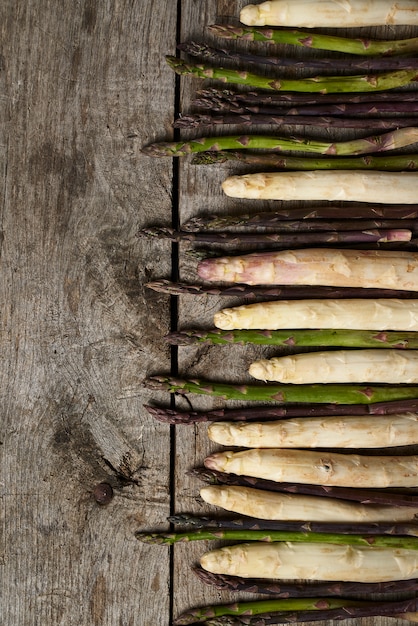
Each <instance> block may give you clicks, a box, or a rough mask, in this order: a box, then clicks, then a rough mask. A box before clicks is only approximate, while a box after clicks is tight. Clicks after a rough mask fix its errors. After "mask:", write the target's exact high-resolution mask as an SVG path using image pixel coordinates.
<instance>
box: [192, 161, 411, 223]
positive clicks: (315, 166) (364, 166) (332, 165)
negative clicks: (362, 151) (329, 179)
mask: <svg viewBox="0 0 418 626" xmlns="http://www.w3.org/2000/svg"><path fill="white" fill-rule="evenodd" d="M228 161H241V162H242V163H245V164H246V165H256V166H257V167H263V168H264V167H272V168H275V169H280V170H287V169H290V170H332V169H333V170H339V169H342V170H382V171H383V170H386V171H391V172H401V171H403V170H417V169H418V155H417V154H405V155H402V154H400V155H396V156H383V157H378V156H369V155H368V156H364V157H330V158H325V157H322V158H314V157H292V156H283V155H280V154H276V153H274V152H261V153H259V152H247V151H245V150H219V151H218V152H199V153H198V154H196V155H195V156H194V157H193V164H194V165H213V164H218V163H226V162H228ZM269 215H271V214H269ZM231 217H233V216H228V218H231ZM183 228H185V227H184V226H183Z"/></svg>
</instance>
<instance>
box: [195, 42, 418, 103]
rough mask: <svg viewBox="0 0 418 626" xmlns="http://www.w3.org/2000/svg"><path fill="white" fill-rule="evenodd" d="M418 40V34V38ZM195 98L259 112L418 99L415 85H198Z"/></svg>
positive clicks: (202, 101) (410, 101) (200, 101)
mask: <svg viewBox="0 0 418 626" xmlns="http://www.w3.org/2000/svg"><path fill="white" fill-rule="evenodd" d="M417 42H418V38H417ZM196 98H197V99H196V100H194V101H193V104H194V105H195V106H203V107H204V108H208V109H215V107H216V106H217V105H219V106H222V107H223V106H225V107H226V109H225V110H228V111H229V110H235V109H236V108H238V110H239V108H240V107H243V106H245V107H247V106H248V107H256V108H255V109H251V110H252V111H253V112H257V110H258V109H257V107H262V106H265V107H277V106H281V107H286V108H293V107H295V106H296V105H298V106H301V105H303V106H308V105H314V106H316V105H321V106H322V105H330V104H340V105H343V106H346V105H347V104H365V103H369V104H371V105H379V104H380V103H382V102H383V103H392V105H395V106H396V104H402V103H404V104H405V103H412V104H415V103H416V99H417V92H416V90H415V89H408V90H407V91H406V90H394V89H392V90H390V91H377V92H371V93H370V92H369V93H368V92H366V93H345V94H338V93H328V94H326V93H325V94H324V93H313V94H306V93H286V92H277V93H272V92H268V91H238V90H234V89H230V88H229V89H218V88H216V87H210V88H207V89H199V90H197V92H196Z"/></svg>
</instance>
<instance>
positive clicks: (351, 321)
mask: <svg viewBox="0 0 418 626" xmlns="http://www.w3.org/2000/svg"><path fill="white" fill-rule="evenodd" d="M214 324H215V326H216V327H217V328H220V329H222V330H235V329H254V330H280V329H282V328H294V329H296V328H332V329H339V328H344V329H346V330H348V329H351V330H378V331H385V330H409V331H418V300H409V299H408V300H398V299H394V298H392V299H391V298H381V299H379V300H373V299H371V298H370V299H361V298H357V299H326V300H320V299H311V300H276V301H273V302H256V303H254V304H244V305H242V306H237V307H232V308H226V309H222V310H221V311H218V312H217V313H215V316H214ZM382 340H384V333H382Z"/></svg>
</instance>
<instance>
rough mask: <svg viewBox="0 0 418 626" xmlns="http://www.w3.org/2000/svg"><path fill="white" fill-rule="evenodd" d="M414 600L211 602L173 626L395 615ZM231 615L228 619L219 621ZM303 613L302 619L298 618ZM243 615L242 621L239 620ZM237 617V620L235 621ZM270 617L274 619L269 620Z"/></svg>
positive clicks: (413, 606)
mask: <svg viewBox="0 0 418 626" xmlns="http://www.w3.org/2000/svg"><path fill="white" fill-rule="evenodd" d="M417 603H418V601H417V599H416V598H413V599H409V600H402V601H398V602H395V601H389V602H376V601H371V600H350V599H347V598H344V599H343V598H312V599H308V598H289V599H281V598H280V599H277V600H276V599H271V600H256V601H254V602H236V603H234V604H230V605H211V606H206V607H200V608H197V609H191V610H190V611H187V612H185V613H183V614H182V615H180V616H179V617H178V618H177V619H176V620H175V621H174V624H175V626H185V625H186V624H196V623H201V622H205V624H206V625H207V624H210V626H218V625H221V624H241V623H242V624H250V625H252V624H254V626H255V625H256V624H262V625H264V624H280V623H281V622H291V623H293V622H297V621H309V620H321V621H322V620H323V619H327V618H328V619H332V618H334V619H347V618H349V617H361V616H366V615H369V616H370V615H395V614H398V613H405V612H409V611H415V610H416V607H417ZM228 616H233V617H232V621H230V620H229V619H226V620H223V617H226V618H228ZM257 616H260V618H264V617H265V618H266V619H267V620H269V621H264V620H263V621H258V620H257V621H253V618H255V619H256V618H257ZM302 616H303V620H301V619H300V618H301V617H302ZM240 617H243V621H242V622H241V620H240V619H239V618H240ZM236 618H238V621H235V620H236ZM273 620H274V621H273Z"/></svg>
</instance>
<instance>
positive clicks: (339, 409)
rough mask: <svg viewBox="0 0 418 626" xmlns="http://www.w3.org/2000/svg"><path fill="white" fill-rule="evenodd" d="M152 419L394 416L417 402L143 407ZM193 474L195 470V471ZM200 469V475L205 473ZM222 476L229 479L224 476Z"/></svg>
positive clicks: (172, 421) (195, 420) (192, 421)
mask: <svg viewBox="0 0 418 626" xmlns="http://www.w3.org/2000/svg"><path fill="white" fill-rule="evenodd" d="M144 408H145V409H146V410H147V411H148V413H149V414H150V415H152V416H153V417H154V418H155V419H157V420H159V421H160V422H163V423H165V424H198V423H200V422H217V421H221V420H228V421H251V420H259V419H263V420H264V421H266V420H275V419H278V418H280V417H303V416H306V417H309V416H310V417H315V416H321V417H323V416H326V415H394V414H395V413H403V412H418V401H415V400H400V401H397V402H380V403H379V402H378V403H375V404H370V405H364V404H357V405H338V404H335V405H334V404H331V405H323V404H320V405H316V404H313V405H310V406H309V405H308V406H307V405H303V406H271V405H267V406H259V407H248V406H246V407H245V408H241V409H230V408H229V409H215V410H212V411H179V410H175V409H166V408H162V407H155V406H150V405H144ZM195 471H196V470H195ZM209 471H210V470H207V469H206V468H204V472H209ZM223 476H230V475H229V474H225V475H223Z"/></svg>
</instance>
